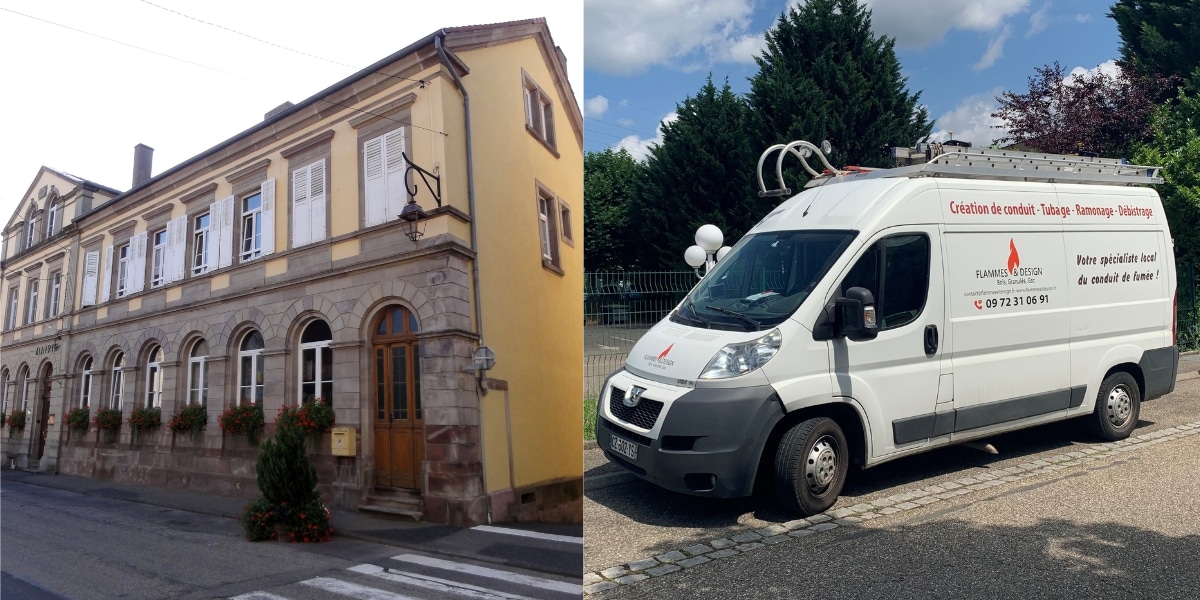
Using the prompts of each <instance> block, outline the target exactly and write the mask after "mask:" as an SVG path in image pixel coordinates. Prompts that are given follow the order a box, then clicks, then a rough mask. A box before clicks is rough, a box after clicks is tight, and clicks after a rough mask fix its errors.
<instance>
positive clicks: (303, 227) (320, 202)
mask: <svg viewBox="0 0 1200 600" xmlns="http://www.w3.org/2000/svg"><path fill="white" fill-rule="evenodd" d="M325 201H326V200H325V159H323V158H322V159H321V160H318V161H317V162H315V163H312V164H310V165H305V166H303V167H300V168H299V169H296V170H294V171H292V247H293V248H296V247H300V246H304V245H306V244H311V243H313V242H319V241H321V240H323V239H325Z"/></svg>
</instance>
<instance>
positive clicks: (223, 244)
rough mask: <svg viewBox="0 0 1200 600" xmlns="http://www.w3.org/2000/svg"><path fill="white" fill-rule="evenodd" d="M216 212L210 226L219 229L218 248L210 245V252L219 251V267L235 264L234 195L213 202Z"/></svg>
mask: <svg viewBox="0 0 1200 600" xmlns="http://www.w3.org/2000/svg"><path fill="white" fill-rule="evenodd" d="M213 207H214V208H215V210H214V212H215V213H216V214H214V215H212V224H211V225H210V227H211V228H212V229H213V230H215V231H217V240H216V242H217V248H216V249H214V248H213V247H212V246H209V252H214V251H215V252H216V253H217V268H218V269H223V268H225V267H228V266H229V265H232V264H233V196H230V197H228V198H226V199H224V200H221V201H219V202H215V203H214V204H213Z"/></svg>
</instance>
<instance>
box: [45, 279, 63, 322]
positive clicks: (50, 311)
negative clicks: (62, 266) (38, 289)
mask: <svg viewBox="0 0 1200 600" xmlns="http://www.w3.org/2000/svg"><path fill="white" fill-rule="evenodd" d="M61 295H62V271H55V272H54V273H53V274H51V275H50V304H48V305H47V306H46V316H47V317H50V318H53V317H57V316H58V301H59V297H60V296H61Z"/></svg>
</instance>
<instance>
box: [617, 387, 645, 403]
mask: <svg viewBox="0 0 1200 600" xmlns="http://www.w3.org/2000/svg"><path fill="white" fill-rule="evenodd" d="M644 393H646V388H644V387H638V386H636V385H631V386H629V389H627V390H625V399H624V400H621V404H624V405H625V406H628V407H629V408H634V407H636V406H637V405H638V402H641V401H642V394H644Z"/></svg>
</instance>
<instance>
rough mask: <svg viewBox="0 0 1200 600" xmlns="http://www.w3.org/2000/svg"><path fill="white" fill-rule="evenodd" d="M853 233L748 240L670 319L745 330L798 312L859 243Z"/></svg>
mask: <svg viewBox="0 0 1200 600" xmlns="http://www.w3.org/2000/svg"><path fill="white" fill-rule="evenodd" d="M856 234H857V232H854V231H811V230H810V231H770V232H763V233H757V234H754V235H751V236H746V237H744V238H742V239H741V241H739V242H738V243H737V245H736V246H734V247H733V249H732V250H731V251H730V252H729V254H728V255H726V256H725V258H724V259H722V260H721V262H719V263H717V266H716V267H715V268H714V269H713V270H712V272H711V273H709V274H708V275H707V276H705V277H704V279H702V280H701V281H700V283H699V284H697V285H696V287H695V288H693V289H692V291H691V293H689V294H688V296H687V298H684V300H683V304H682V305H680V307H679V309H677V310H676V311H675V312H674V313H672V314H671V320H672V321H674V322H677V323H685V324H687V325H691V326H694V327H705V328H709V329H730V328H737V329H743V330H746V331H753V330H757V329H763V328H765V327H770V326H774V325H777V324H779V323H781V322H782V321H783V320H784V319H786V318H788V316H790V315H791V314H792V313H793V312H795V311H796V309H797V308H799V306H800V304H801V303H803V302H804V299H805V298H808V295H809V294H810V293H812V290H813V288H814V287H816V285H817V283H818V282H819V281H821V278H822V277H823V276H824V275H825V272H826V271H828V270H829V267H830V266H832V265H833V262H834V261H835V260H837V258H838V257H839V256H841V254H842V252H844V251H845V250H846V247H847V246H848V245H849V244H850V241H851V240H853V239H854V236H855V235H856Z"/></svg>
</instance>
